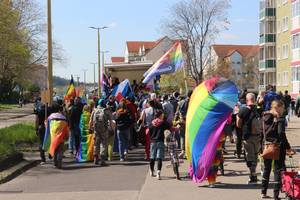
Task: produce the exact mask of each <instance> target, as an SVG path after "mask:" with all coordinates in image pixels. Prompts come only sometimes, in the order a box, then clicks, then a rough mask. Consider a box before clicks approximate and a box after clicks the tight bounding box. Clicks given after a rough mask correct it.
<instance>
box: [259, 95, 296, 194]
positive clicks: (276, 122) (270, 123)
mask: <svg viewBox="0 0 300 200" xmlns="http://www.w3.org/2000/svg"><path fill="white" fill-rule="evenodd" d="M284 111H285V110H284V103H283V102H282V101H279V100H275V101H273V102H272V104H271V110H270V111H269V112H266V113H264V116H263V123H264V126H263V130H264V131H263V135H264V139H263V141H264V143H265V144H278V145H279V147H280V153H279V160H275V161H274V164H275V165H274V168H275V169H274V181H275V186H274V199H275V200H277V199H280V198H279V191H280V187H281V172H282V171H284V170H285V156H286V153H288V154H292V153H293V151H292V150H291V147H290V144H289V142H288V140H287V137H286V134H285V115H284ZM272 162H273V160H272V159H264V171H263V179H262V190H261V197H262V198H269V197H268V196H267V189H268V186H269V179H270V173H271V169H272Z"/></svg>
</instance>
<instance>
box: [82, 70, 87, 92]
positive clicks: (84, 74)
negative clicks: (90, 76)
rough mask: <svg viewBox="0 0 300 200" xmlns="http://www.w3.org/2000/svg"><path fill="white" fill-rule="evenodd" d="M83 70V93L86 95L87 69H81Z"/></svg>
mask: <svg viewBox="0 0 300 200" xmlns="http://www.w3.org/2000/svg"><path fill="white" fill-rule="evenodd" d="M82 71H83V82H84V95H86V72H87V71H88V70H87V69H82Z"/></svg>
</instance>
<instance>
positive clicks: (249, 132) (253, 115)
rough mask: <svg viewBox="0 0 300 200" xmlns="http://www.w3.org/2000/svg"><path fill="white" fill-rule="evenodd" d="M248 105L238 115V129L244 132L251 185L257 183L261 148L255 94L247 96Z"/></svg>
mask: <svg viewBox="0 0 300 200" xmlns="http://www.w3.org/2000/svg"><path fill="white" fill-rule="evenodd" d="M246 105H247V106H245V107H243V108H241V109H240V111H239V113H238V115H237V127H238V128H241V130H242V135H243V143H244V150H245V155H246V163H247V167H248V168H249V171H250V176H249V181H248V184H251V183H257V174H256V167H257V159H258V153H259V151H260V147H261V145H260V143H261V125H260V124H261V122H260V115H259V113H258V110H257V107H256V105H255V95H254V94H253V93H248V94H247V96H246Z"/></svg>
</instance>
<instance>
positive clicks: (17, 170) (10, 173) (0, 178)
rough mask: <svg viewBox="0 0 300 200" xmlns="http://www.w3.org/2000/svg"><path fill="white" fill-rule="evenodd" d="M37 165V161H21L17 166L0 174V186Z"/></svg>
mask: <svg viewBox="0 0 300 200" xmlns="http://www.w3.org/2000/svg"><path fill="white" fill-rule="evenodd" d="M38 163H39V161H38V160H31V161H28V160H22V161H21V162H20V163H18V164H17V165H15V166H13V167H11V168H9V169H6V170H4V171H2V172H0V184H3V183H6V182H8V181H10V180H12V179H14V178H16V177H17V176H19V175H21V174H22V173H24V172H25V171H27V170H29V169H30V168H32V167H35V166H36V165H37V164H38Z"/></svg>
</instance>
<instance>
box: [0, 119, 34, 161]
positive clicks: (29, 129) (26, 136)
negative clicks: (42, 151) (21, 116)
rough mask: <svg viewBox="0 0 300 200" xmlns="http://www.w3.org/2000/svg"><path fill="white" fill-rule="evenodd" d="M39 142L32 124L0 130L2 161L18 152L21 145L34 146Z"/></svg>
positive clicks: (17, 125)
mask: <svg viewBox="0 0 300 200" xmlns="http://www.w3.org/2000/svg"><path fill="white" fill-rule="evenodd" d="M36 142H37V136H36V134H35V130H34V126H33V125H32V124H16V125H13V126H10V127H7V128H3V129H0V159H1V158H4V157H6V156H7V155H10V154H12V153H15V152H17V151H18V146H20V145H21V144H29V145H32V144H34V143H36Z"/></svg>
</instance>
